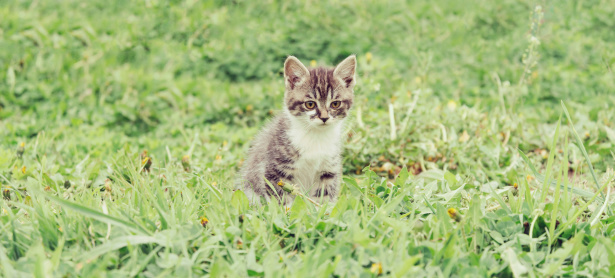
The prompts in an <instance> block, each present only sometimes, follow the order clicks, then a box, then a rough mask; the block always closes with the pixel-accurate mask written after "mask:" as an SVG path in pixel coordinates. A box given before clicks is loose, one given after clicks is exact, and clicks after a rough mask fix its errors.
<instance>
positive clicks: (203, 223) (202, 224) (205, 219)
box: [201, 216, 209, 228]
mask: <svg viewBox="0 0 615 278" xmlns="http://www.w3.org/2000/svg"><path fill="white" fill-rule="evenodd" d="M207 223H209V220H208V219H207V217H205V216H203V217H201V226H203V228H205V227H207Z"/></svg>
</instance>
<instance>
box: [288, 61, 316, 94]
mask: <svg viewBox="0 0 615 278" xmlns="http://www.w3.org/2000/svg"><path fill="white" fill-rule="evenodd" d="M309 78H310V71H308V69H307V68H306V67H305V66H304V65H303V64H302V63H301V61H299V59H297V58H296V57H295V56H288V58H286V62H284V80H285V81H284V83H286V87H287V88H290V89H291V90H292V89H294V88H295V87H297V85H301V84H303V83H304V82H305V81H307V80H308V79H309Z"/></svg>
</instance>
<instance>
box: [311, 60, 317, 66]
mask: <svg viewBox="0 0 615 278" xmlns="http://www.w3.org/2000/svg"><path fill="white" fill-rule="evenodd" d="M310 67H313V68H314V67H316V60H312V61H310Z"/></svg>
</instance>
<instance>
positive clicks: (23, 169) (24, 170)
mask: <svg viewBox="0 0 615 278" xmlns="http://www.w3.org/2000/svg"><path fill="white" fill-rule="evenodd" d="M21 172H22V173H24V174H25V173H26V166H23V167H21Z"/></svg>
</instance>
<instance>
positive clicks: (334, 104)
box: [331, 100, 342, 108]
mask: <svg viewBox="0 0 615 278" xmlns="http://www.w3.org/2000/svg"><path fill="white" fill-rule="evenodd" d="M341 104H342V102H341V101H339V100H336V101H334V102H331V108H339V107H340V105H341Z"/></svg>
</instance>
